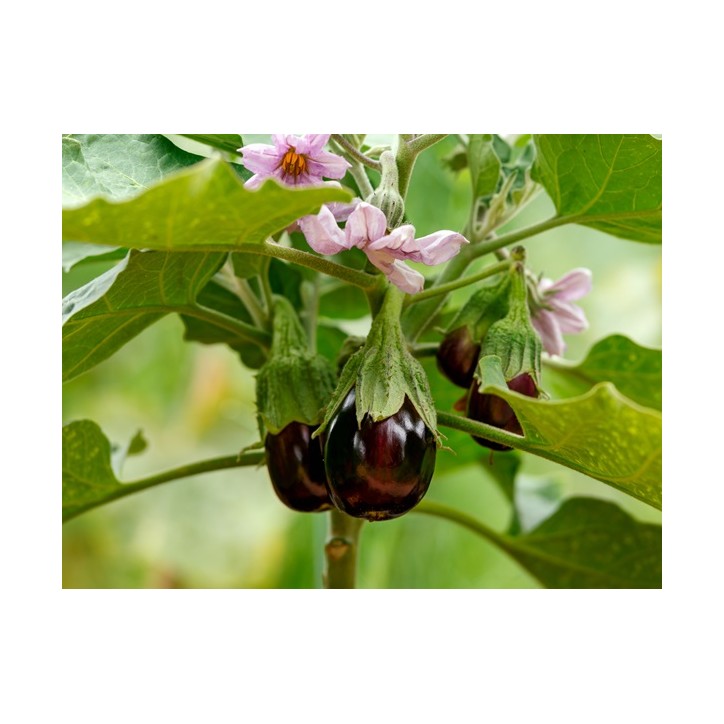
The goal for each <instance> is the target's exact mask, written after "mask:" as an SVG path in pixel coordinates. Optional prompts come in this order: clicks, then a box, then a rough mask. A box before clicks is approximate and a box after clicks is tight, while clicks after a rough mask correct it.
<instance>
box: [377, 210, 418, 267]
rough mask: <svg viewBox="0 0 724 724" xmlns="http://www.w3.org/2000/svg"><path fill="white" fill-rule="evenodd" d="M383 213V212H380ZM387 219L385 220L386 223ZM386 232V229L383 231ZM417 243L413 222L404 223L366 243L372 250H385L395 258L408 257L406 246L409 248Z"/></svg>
mask: <svg viewBox="0 0 724 724" xmlns="http://www.w3.org/2000/svg"><path fill="white" fill-rule="evenodd" d="M380 213H382V212H380ZM386 223H387V220H385V224H386ZM382 233H383V234H384V231H383V232H382ZM414 243H415V227H414V226H413V225H412V224H404V225H403V226H398V227H397V228H396V229H393V230H392V231H391V232H390V233H389V234H386V235H384V236H380V237H379V238H378V239H375V240H374V241H370V242H369V243H368V244H366V248H367V249H369V250H370V251H382V250H384V251H385V252H387V253H388V254H391V255H392V256H394V257H395V259H408V258H409V255H408V254H407V252H406V251H404V249H405V248H409V247H410V246H411V245H414Z"/></svg>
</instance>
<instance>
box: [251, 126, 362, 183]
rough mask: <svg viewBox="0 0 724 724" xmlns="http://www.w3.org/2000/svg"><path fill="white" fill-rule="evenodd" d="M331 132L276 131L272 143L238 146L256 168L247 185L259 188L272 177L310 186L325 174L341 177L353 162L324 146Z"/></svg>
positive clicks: (320, 181)
mask: <svg viewBox="0 0 724 724" xmlns="http://www.w3.org/2000/svg"><path fill="white" fill-rule="evenodd" d="M329 136H330V134H329V133H322V134H314V133H312V134H307V135H305V136H294V135H291V134H285V133H282V134H276V135H274V136H272V141H273V142H274V145H273V146H269V145H267V144H265V143H250V144H248V145H246V146H242V147H241V148H240V149H238V150H239V151H240V153H241V156H242V160H243V163H244V166H246V167H247V168H248V169H249V170H250V171H253V172H254V176H252V177H251V178H250V179H249V180H248V181H247V182H246V183H245V184H244V186H245V187H246V188H249V189H255V188H258V187H259V186H260V185H261V183H262V182H263V181H265V180H266V179H268V178H273V179H276V180H277V181H279V182H280V183H282V184H284V185H285V186H310V185H311V184H318V183H323V180H322V179H323V178H324V177H326V178H342V177H343V176H344V174H345V173H346V172H347V169H348V168H349V167H350V164H349V163H348V162H347V161H345V160H344V159H343V158H342V157H341V156H338V155H337V154H336V153H331V152H330V151H325V150H324V145H325V144H326V143H327V141H328V140H329Z"/></svg>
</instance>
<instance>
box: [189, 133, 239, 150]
mask: <svg viewBox="0 0 724 724" xmlns="http://www.w3.org/2000/svg"><path fill="white" fill-rule="evenodd" d="M179 135H180V136H183V137H184V138H190V139H191V140H192V141H198V142H199V143H205V144H206V145H207V146H211V147H212V148H218V149H219V150H220V151H226V152H228V153H234V154H237V155H238V153H239V152H238V149H239V148H241V146H243V145H244V142H243V141H242V140H241V136H240V135H239V134H238V133H180V134H179Z"/></svg>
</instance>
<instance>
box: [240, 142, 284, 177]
mask: <svg viewBox="0 0 724 724" xmlns="http://www.w3.org/2000/svg"><path fill="white" fill-rule="evenodd" d="M239 151H241V158H242V161H243V163H244V166H246V167H247V168H248V169H249V171H252V172H253V173H260V174H271V173H273V172H274V171H275V170H276V169H277V168H278V167H279V164H280V163H281V162H282V156H284V153H281V154H280V153H279V151H278V150H277V149H276V148H275V147H274V146H268V145H266V144H265V143H250V144H249V145H248V146H242V147H241V148H240V149H239Z"/></svg>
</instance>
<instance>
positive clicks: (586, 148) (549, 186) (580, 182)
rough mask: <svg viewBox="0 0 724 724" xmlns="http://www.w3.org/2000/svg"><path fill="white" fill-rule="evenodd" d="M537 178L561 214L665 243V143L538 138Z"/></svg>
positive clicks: (630, 138) (636, 138) (618, 137)
mask: <svg viewBox="0 0 724 724" xmlns="http://www.w3.org/2000/svg"><path fill="white" fill-rule="evenodd" d="M534 139H535V144H536V148H537V158H536V162H535V165H534V167H533V178H534V179H535V180H536V181H538V182H540V183H541V184H543V186H544V187H545V189H546V191H547V192H548V194H549V195H550V197H551V198H552V199H553V203H554V204H555V206H556V209H557V211H558V214H559V215H560V216H564V217H570V220H571V222H572V223H578V224H584V225H585V226H591V227H593V228H594V229H599V230H600V231H605V232H607V233H609V234H612V235H613V236H619V237H621V238H623V239H631V240H633V241H643V242H649V243H654V244H660V243H661V140H660V139H656V138H654V137H653V136H650V135H645V134H643V135H636V134H623V135H622V134H606V135H575V134H573V135H571V134H569V135H536V136H534Z"/></svg>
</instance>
